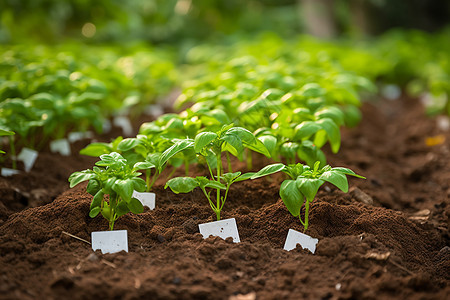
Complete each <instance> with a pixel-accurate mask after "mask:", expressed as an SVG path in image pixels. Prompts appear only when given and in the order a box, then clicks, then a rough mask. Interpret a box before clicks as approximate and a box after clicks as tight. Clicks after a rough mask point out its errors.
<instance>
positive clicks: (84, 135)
mask: <svg viewBox="0 0 450 300" xmlns="http://www.w3.org/2000/svg"><path fill="white" fill-rule="evenodd" d="M93 136H94V135H93V134H92V131H85V132H82V131H77V132H71V133H69V135H68V137H67V139H68V140H69V143H74V142H76V141H79V140H82V139H91V138H92V137H93Z"/></svg>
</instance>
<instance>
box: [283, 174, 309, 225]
mask: <svg viewBox="0 0 450 300" xmlns="http://www.w3.org/2000/svg"><path fill="white" fill-rule="evenodd" d="M280 197H281V199H283V202H284V205H286V207H287V209H288V210H289V212H290V213H291V214H292V215H293V216H294V217H297V216H298V215H299V214H300V209H301V208H302V205H303V203H304V202H305V199H304V196H303V194H302V193H301V192H300V191H299V190H298V188H297V184H296V182H295V180H285V181H283V183H282V184H281V187H280Z"/></svg>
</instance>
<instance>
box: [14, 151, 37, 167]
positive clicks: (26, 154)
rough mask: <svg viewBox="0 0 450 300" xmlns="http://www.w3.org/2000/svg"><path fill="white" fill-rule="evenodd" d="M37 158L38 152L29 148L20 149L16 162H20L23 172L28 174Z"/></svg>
mask: <svg viewBox="0 0 450 300" xmlns="http://www.w3.org/2000/svg"><path fill="white" fill-rule="evenodd" d="M37 157H38V152H37V151H36V150H33V149H30V148H22V151H20V153H19V156H17V160H21V161H22V162H23V164H24V169H25V172H30V170H31V169H32V168H33V166H34V163H35V162H36V158H37Z"/></svg>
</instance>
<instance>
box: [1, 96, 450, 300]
mask: <svg viewBox="0 0 450 300" xmlns="http://www.w3.org/2000/svg"><path fill="white" fill-rule="evenodd" d="M362 111H363V121H362V123H361V124H360V125H359V126H358V127H357V128H353V129H346V130H344V131H343V132H342V140H343V145H342V149H341V150H340V152H339V153H338V154H331V153H327V157H329V162H330V164H331V165H332V166H346V167H349V168H351V169H353V170H355V171H356V172H357V173H359V174H362V175H364V176H366V177H367V180H361V179H351V180H350V186H351V191H350V192H349V193H348V194H344V193H342V192H340V191H339V190H337V189H336V188H335V187H333V186H327V185H325V186H324V187H322V188H321V190H320V191H319V193H318V195H317V197H316V199H315V201H314V203H313V205H312V207H311V213H310V228H309V229H308V232H307V233H308V234H309V235H311V236H313V237H315V238H318V239H319V243H318V245H317V250H316V254H311V253H310V252H309V251H307V250H303V249H301V247H299V246H297V248H296V249H294V250H292V251H290V252H287V251H285V250H283V244H284V241H285V238H286V235H287V232H288V230H289V228H292V229H295V230H299V231H302V227H301V224H300V222H299V220H298V219H296V218H294V217H292V216H291V215H290V214H289V212H288V211H287V209H286V208H285V207H284V205H283V202H282V201H281V200H280V197H279V195H278V189H279V186H280V183H281V181H282V180H283V178H282V176H281V175H278V176H275V177H273V179H271V180H269V179H267V178H262V179H258V180H254V181H246V182H242V183H237V184H235V185H234V186H233V187H232V189H231V191H230V194H229V200H228V201H227V203H226V205H225V208H224V210H223V212H222V217H223V218H227V217H234V218H236V221H237V224H238V228H239V234H240V238H241V243H237V244H235V243H233V242H232V241H231V240H230V239H227V240H222V239H220V238H217V237H210V238H207V239H203V238H202V236H201V235H200V233H198V226H197V225H198V224H199V223H204V222H208V221H213V220H214V219H213V217H214V216H213V213H212V211H211V209H210V208H209V206H208V204H207V200H206V199H204V196H203V195H202V194H201V192H199V191H194V192H193V193H190V194H180V195H175V194H173V193H172V192H170V191H169V190H164V189H163V185H164V179H163V178H162V179H160V180H158V181H157V183H156V188H155V192H156V194H157V207H156V209H155V210H153V211H150V210H148V209H146V210H145V211H144V213H143V214H140V215H132V214H128V215H125V216H123V217H121V218H120V219H119V220H118V221H117V222H116V225H115V229H127V230H128V240H129V253H125V252H120V253H116V254H104V255H103V254H101V253H100V252H99V251H96V252H93V251H92V250H91V248H90V245H89V244H87V243H85V242H82V241H80V240H78V239H75V238H72V237H69V236H68V235H66V234H64V233H63V231H64V232H68V233H70V234H73V235H75V236H77V237H79V238H82V239H85V240H87V241H89V240H90V233H91V232H92V231H99V230H107V227H108V225H107V222H106V221H105V220H104V219H102V218H100V217H97V218H94V219H91V218H89V216H88V211H89V204H90V201H91V196H90V195H88V194H87V193H86V192H85V187H86V185H83V184H82V185H79V186H77V187H75V188H73V189H70V190H69V189H68V183H67V178H68V176H69V174H70V173H71V172H73V171H75V170H81V169H85V168H89V167H91V166H92V163H93V161H95V159H93V158H87V157H81V156H78V155H73V156H71V157H67V158H62V157H60V156H58V155H55V154H49V153H42V154H40V156H39V158H38V161H37V164H36V167H35V168H34V169H33V170H32V172H30V173H29V174H21V175H16V176H13V177H10V178H0V198H1V200H2V202H1V203H0V222H1V223H0V253H1V258H0V299H36V298H45V299H59V298H63V299H65V298H70V299H98V298H107V299H112V298H114V299H139V298H147V299H213V298H214V299H241V300H244V299H448V297H449V295H450V286H449V282H450V247H449V241H450V237H449V231H448V229H449V222H450V221H449V217H450V203H449V198H450V164H449V151H450V132H449V131H445V130H443V129H439V128H438V127H437V125H436V120H435V119H429V118H427V117H426V116H425V113H424V110H423V108H422V106H421V104H420V103H419V102H418V101H416V100H411V99H402V100H398V101H394V102H392V101H379V102H378V103H365V104H364V105H363V107H362ZM430 137H431V138H435V139H434V140H433V141H439V142H434V143H430V140H427V138H430ZM436 137H438V138H436ZM427 141H428V144H427ZM78 147H80V148H81V147H82V145H78ZM328 152H329V151H328ZM255 161H256V163H255V166H254V168H255V169H258V168H260V167H262V166H263V165H264V163H267V161H265V160H263V159H261V158H258V159H255ZM234 166H235V168H242V167H243V163H239V162H234ZM177 172H178V171H177ZM181 172H182V171H180V174H179V175H181ZM192 172H195V173H201V172H202V170H201V169H200V167H197V169H195V170H192Z"/></svg>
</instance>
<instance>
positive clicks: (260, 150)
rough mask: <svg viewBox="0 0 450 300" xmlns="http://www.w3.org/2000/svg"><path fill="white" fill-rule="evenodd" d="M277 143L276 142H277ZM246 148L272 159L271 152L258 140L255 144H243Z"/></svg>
mask: <svg viewBox="0 0 450 300" xmlns="http://www.w3.org/2000/svg"><path fill="white" fill-rule="evenodd" d="M275 143H276V142H275ZM243 144H244V146H245V147H247V148H248V149H250V150H252V151H255V152H258V153H261V154H263V155H265V156H266V157H271V152H270V151H269V150H268V149H267V148H266V145H264V143H263V142H261V141H260V140H259V139H256V142H255V143H254V144H248V143H246V142H244V143H243Z"/></svg>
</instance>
